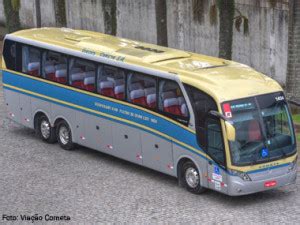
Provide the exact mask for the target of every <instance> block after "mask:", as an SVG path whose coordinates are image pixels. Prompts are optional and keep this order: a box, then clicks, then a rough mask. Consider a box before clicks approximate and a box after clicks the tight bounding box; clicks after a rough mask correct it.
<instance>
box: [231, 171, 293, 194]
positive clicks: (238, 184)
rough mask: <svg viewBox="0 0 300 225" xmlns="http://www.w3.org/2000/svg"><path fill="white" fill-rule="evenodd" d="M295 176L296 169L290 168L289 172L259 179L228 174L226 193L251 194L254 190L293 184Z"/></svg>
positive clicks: (265, 189)
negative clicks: (243, 178)
mask: <svg viewBox="0 0 300 225" xmlns="http://www.w3.org/2000/svg"><path fill="white" fill-rule="evenodd" d="M296 178H297V169H295V170H292V171H290V172H289V173H286V174H283V175H280V176H277V177H273V178H271V179H270V178H268V179H262V180H259V181H244V180H242V179H241V178H240V177H238V176H229V177H228V179H229V182H228V195H231V196H238V195H247V194H252V193H255V192H261V191H267V190H271V189H274V188H279V187H283V186H286V185H290V184H294V183H295V182H296ZM269 182H270V183H269ZM272 183H273V185H271V186H268V184H272ZM274 183H275V185H274Z"/></svg>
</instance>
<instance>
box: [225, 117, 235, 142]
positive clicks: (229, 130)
mask: <svg viewBox="0 0 300 225" xmlns="http://www.w3.org/2000/svg"><path fill="white" fill-rule="evenodd" d="M225 127H226V133H227V139H228V140H229V141H235V128H234V126H233V125H232V124H231V123H230V122H228V121H225Z"/></svg>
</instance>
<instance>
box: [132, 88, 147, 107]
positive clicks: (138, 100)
mask: <svg viewBox="0 0 300 225" xmlns="http://www.w3.org/2000/svg"><path fill="white" fill-rule="evenodd" d="M130 99H131V101H132V102H133V103H135V104H138V105H144V106H146V105H147V103H146V97H145V91H144V90H143V89H138V90H133V91H131V92H130Z"/></svg>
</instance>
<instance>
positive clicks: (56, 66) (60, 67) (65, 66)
mask: <svg viewBox="0 0 300 225" xmlns="http://www.w3.org/2000/svg"><path fill="white" fill-rule="evenodd" d="M55 69H56V70H62V69H67V64H57V65H55Z"/></svg>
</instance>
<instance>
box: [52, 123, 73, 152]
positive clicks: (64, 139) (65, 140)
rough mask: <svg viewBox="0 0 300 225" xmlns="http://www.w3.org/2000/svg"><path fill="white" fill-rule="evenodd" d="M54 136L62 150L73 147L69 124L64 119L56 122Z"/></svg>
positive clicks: (69, 149)
mask: <svg viewBox="0 0 300 225" xmlns="http://www.w3.org/2000/svg"><path fill="white" fill-rule="evenodd" d="M56 137H57V141H58V143H59V145H60V147H62V148H63V149H64V150H68V151H71V150H73V149H74V148H75V144H74V143H73V139H72V132H71V129H70V126H69V125H68V123H67V122H66V121H64V120H62V121H60V122H59V123H58V124H57V128H56Z"/></svg>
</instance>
